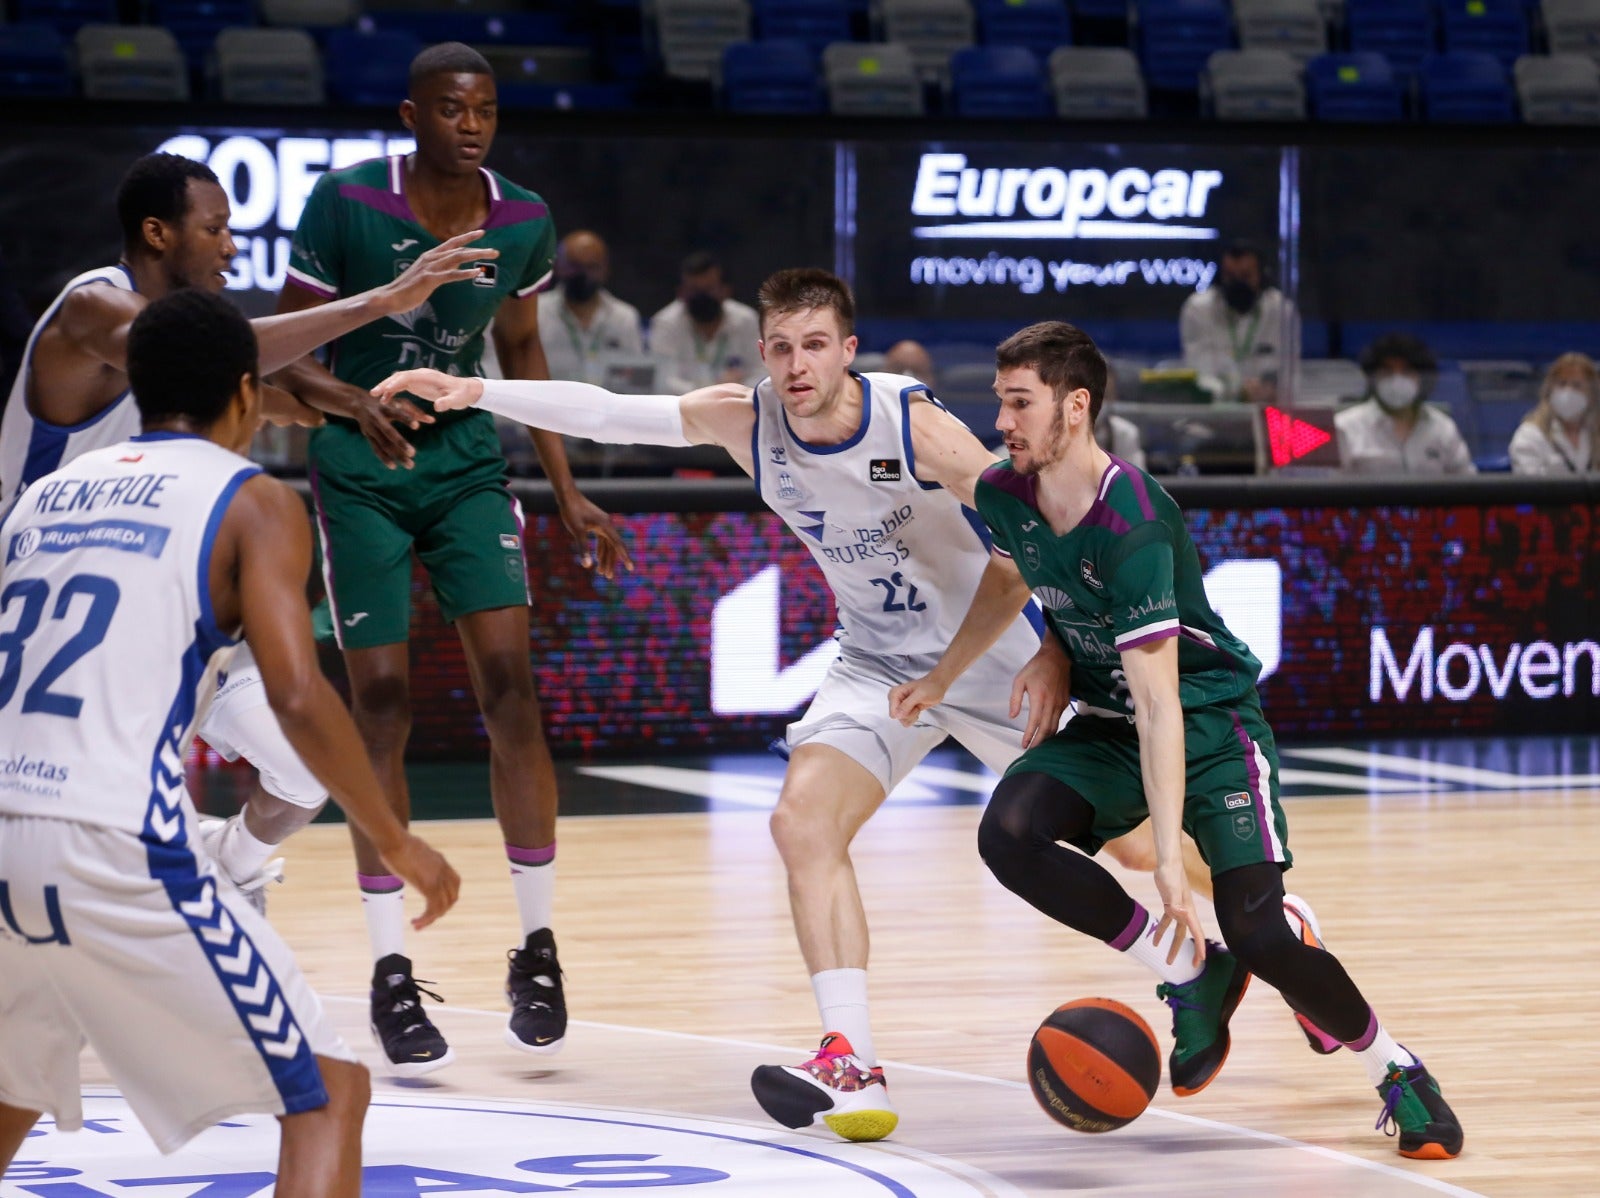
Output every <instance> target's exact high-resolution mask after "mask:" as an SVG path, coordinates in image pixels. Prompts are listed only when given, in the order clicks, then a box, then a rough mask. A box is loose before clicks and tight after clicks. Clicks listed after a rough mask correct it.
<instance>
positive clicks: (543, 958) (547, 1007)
mask: <svg viewBox="0 0 1600 1198" xmlns="http://www.w3.org/2000/svg"><path fill="white" fill-rule="evenodd" d="M506 958H507V959H508V960H509V961H510V962H511V967H510V968H509V969H508V970H507V971H506V998H507V1000H508V1001H509V1002H510V1003H511V1022H510V1024H508V1025H507V1027H506V1043H507V1044H509V1045H511V1047H512V1048H517V1049H521V1050H522V1051H523V1052H531V1053H534V1054H536V1055H538V1056H549V1055H550V1054H552V1053H557V1052H560V1051H561V1045H562V1044H563V1043H564V1042H565V1040H566V1035H567V1000H566V996H565V995H564V994H562V992H561V963H560V962H559V961H557V960H556V937H555V933H554V932H552V931H551V930H550V929H549V928H540V929H539V930H538V931H537V932H529V933H528V938H527V940H525V941H523V944H522V947H521V948H514V949H512V950H511V951H510V952H509V953H507V954H506Z"/></svg>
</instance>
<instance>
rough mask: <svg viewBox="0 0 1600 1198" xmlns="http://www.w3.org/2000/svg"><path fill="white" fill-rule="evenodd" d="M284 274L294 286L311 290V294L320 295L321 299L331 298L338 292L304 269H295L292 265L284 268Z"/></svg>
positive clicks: (335, 288)
mask: <svg viewBox="0 0 1600 1198" xmlns="http://www.w3.org/2000/svg"><path fill="white" fill-rule="evenodd" d="M284 275H285V277H286V278H287V280H288V282H290V283H293V284H294V285H295V286H296V287H303V288H305V289H306V290H307V291H309V292H311V294H312V295H320V296H321V297H322V298H323V299H333V298H334V297H335V296H337V295H338V294H339V289H338V288H337V287H330V286H328V284H326V283H324V282H323V281H322V280H321V279H314V278H312V277H311V276H310V275H308V274H306V272H305V271H303V270H296V269H295V268H294V267H292V266H290V267H286V268H285V270H284Z"/></svg>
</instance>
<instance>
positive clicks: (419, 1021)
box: [372, 953, 456, 1077]
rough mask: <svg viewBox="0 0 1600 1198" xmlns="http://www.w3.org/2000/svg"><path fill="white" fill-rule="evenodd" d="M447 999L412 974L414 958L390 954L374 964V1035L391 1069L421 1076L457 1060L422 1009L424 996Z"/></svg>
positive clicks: (408, 1075)
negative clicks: (427, 987)
mask: <svg viewBox="0 0 1600 1198" xmlns="http://www.w3.org/2000/svg"><path fill="white" fill-rule="evenodd" d="M424 994H426V995H427V996H428V997H429V998H431V999H433V1001H434V1002H443V1001H444V999H442V998H441V997H439V995H437V994H435V993H434V992H433V991H432V990H424V989H423V988H422V987H421V986H419V985H418V984H417V979H416V978H414V977H412V976H411V958H409V957H403V956H401V955H400V954H399V953H390V954H389V955H388V956H387V957H383V958H381V959H380V960H379V961H378V963H377V964H376V965H374V966H373V967H372V1038H373V1039H374V1040H376V1041H377V1042H378V1047H379V1048H381V1049H383V1055H384V1059H385V1060H387V1061H388V1062H389V1068H390V1069H391V1070H392V1071H393V1072H395V1073H397V1074H399V1075H400V1076H401V1077H420V1076H421V1075H422V1074H424V1073H432V1072H433V1071H434V1070H435V1069H442V1068H444V1067H445V1066H446V1065H448V1064H449V1063H450V1062H451V1061H453V1060H455V1059H456V1054H455V1053H454V1052H453V1051H451V1048H450V1046H449V1045H448V1044H446V1043H445V1039H444V1036H442V1035H441V1034H440V1033H439V1029H438V1028H436V1027H434V1026H433V1021H432V1020H431V1019H429V1018H428V1013H427V1012H426V1011H424V1010H423V1009H422V996H423V995H424Z"/></svg>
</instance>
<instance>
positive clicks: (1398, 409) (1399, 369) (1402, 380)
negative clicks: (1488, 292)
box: [1333, 333, 1478, 475]
mask: <svg viewBox="0 0 1600 1198" xmlns="http://www.w3.org/2000/svg"><path fill="white" fill-rule="evenodd" d="M1361 368H1362V369H1363V370H1365V371H1366V372H1367V384H1368V385H1367V398H1365V399H1364V400H1362V401H1361V402H1360V403H1358V404H1356V405H1354V406H1353V407H1349V408H1345V409H1344V410H1343V411H1342V412H1339V413H1337V414H1336V415H1335V416H1334V418H1333V425H1334V429H1335V431H1336V432H1337V433H1338V434H1339V457H1340V460H1341V461H1342V462H1343V464H1344V468H1345V470H1347V471H1349V472H1350V473H1353V474H1389V475H1406V474H1411V475H1419V474H1476V473H1477V471H1478V468H1477V467H1476V466H1474V465H1473V464H1472V454H1471V452H1470V451H1469V450H1468V449H1467V442H1466V440H1465V438H1463V437H1462V436H1461V430H1460V429H1458V428H1457V427H1456V422H1455V421H1454V420H1452V419H1451V418H1450V416H1449V414H1448V413H1446V412H1445V411H1444V409H1442V408H1439V407H1436V406H1434V405H1433V404H1430V403H1428V402H1426V401H1427V398H1428V393H1429V391H1431V390H1432V388H1433V384H1434V382H1435V381H1436V380H1437V379H1438V377H1439V363H1438V362H1437V361H1436V360H1435V359H1434V356H1433V351H1432V350H1430V349H1429V348H1428V347H1427V346H1426V345H1424V344H1423V343H1422V342H1421V341H1419V340H1418V339H1417V338H1415V337H1413V336H1411V335H1410V334H1408V333H1385V334H1384V335H1383V336H1382V337H1379V338H1378V339H1377V340H1376V341H1374V342H1373V343H1372V344H1371V345H1369V346H1367V350H1366V352H1365V353H1364V354H1362V355H1361Z"/></svg>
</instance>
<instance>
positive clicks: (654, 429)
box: [476, 379, 694, 445]
mask: <svg viewBox="0 0 1600 1198" xmlns="http://www.w3.org/2000/svg"><path fill="white" fill-rule="evenodd" d="M678 403H679V401H678V397H677V396H676V395H616V394H613V393H612V392H610V391H607V390H606V389H605V388H603V387H596V386H595V385H594V384H593V383H576V382H569V381H566V380H561V379H552V380H550V381H548V382H533V381H530V380H527V379H508V380H503V381H502V380H500V379H484V380H483V397H482V398H481V399H479V400H478V403H477V405H476V406H478V407H480V408H486V409H487V410H489V411H491V412H495V413H497V414H499V415H501V416H506V417H509V418H510V419H512V420H515V421H517V422H519V423H521V424H531V425H532V426H533V427H534V428H544V429H549V430H550V431H551V432H553V433H561V434H562V435H563V436H568V437H586V438H588V439H589V440H591V441H604V442H607V443H608V444H611V445H693V444H694V442H692V441H690V440H689V439H688V438H687V437H685V436H684V435H683V413H682V412H681V411H680V410H679V407H678Z"/></svg>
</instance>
